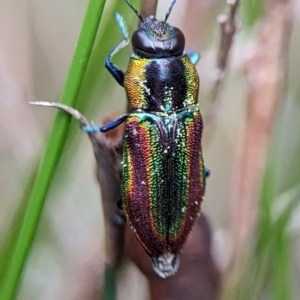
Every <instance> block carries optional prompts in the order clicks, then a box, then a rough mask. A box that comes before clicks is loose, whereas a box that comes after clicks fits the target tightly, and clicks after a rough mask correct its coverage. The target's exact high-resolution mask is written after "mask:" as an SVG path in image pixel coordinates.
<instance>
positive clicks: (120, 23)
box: [105, 13, 129, 87]
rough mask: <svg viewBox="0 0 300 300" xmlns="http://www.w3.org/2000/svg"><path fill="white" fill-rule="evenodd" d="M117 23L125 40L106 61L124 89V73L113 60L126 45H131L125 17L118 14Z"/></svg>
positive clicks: (112, 51)
mask: <svg viewBox="0 0 300 300" xmlns="http://www.w3.org/2000/svg"><path fill="white" fill-rule="evenodd" d="M115 17H116V21H117V23H118V26H119V27H120V29H121V32H122V35H123V40H122V41H121V42H120V43H119V44H118V45H117V46H116V47H114V48H113V49H112V50H111V51H110V52H109V54H108V56H107V58H106V61H105V67H106V69H107V70H108V71H109V73H110V74H111V75H112V76H113V77H114V79H115V80H116V81H117V82H118V83H119V84H120V85H121V86H123V87H124V72H123V71H122V70H121V69H119V68H118V67H117V66H116V65H115V64H114V63H113V62H112V61H111V58H112V57H113V56H114V55H115V54H116V53H117V52H119V51H120V50H121V49H122V48H124V47H125V46H126V45H128V43H129V38H128V32H127V28H126V24H125V22H124V19H123V17H122V16H121V15H120V14H118V13H116V15H115Z"/></svg>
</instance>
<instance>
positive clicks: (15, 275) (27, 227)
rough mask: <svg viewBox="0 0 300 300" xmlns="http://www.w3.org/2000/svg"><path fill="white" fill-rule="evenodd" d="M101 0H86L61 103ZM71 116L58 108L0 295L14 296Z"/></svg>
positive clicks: (77, 72) (68, 97) (70, 96)
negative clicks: (87, 2) (87, 1)
mask: <svg viewBox="0 0 300 300" xmlns="http://www.w3.org/2000/svg"><path fill="white" fill-rule="evenodd" d="M104 4H105V0H90V1H89V5H88V9H87V12H86V15H85V19H84V22H83V26H82V29H81V33H80V36H79V40H78V43H77V47H76V50H75V54H74V56H73V60H72V63H71V67H70V70H69V73H68V77H67V81H66V84H65V87H64V90H63V93H62V97H61V103H64V104H66V105H69V106H75V103H76V99H77V97H78V94H79V90H80V87H81V83H82V81H83V78H84V75H85V72H86V69H87V65H88V61H89V58H90V55H91V52H92V48H93V45H94V41H95V39H96V35H97V30H98V27H99V23H100V20H101V16H102V13H103V9H104ZM70 121H71V117H70V116H69V115H68V114H65V113H63V112H58V113H57V116H56V119H55V122H54V125H53V128H52V131H51V134H50V137H49V139H48V143H47V145H46V149H45V153H44V156H43V158H42V161H41V163H40V166H39V170H38V173H37V176H36V178H35V181H34V185H33V188H32V190H31V194H30V196H29V201H28V205H27V208H26V211H25V215H24V219H23V222H22V226H21V229H20V232H19V234H18V237H17V240H16V243H15V245H14V248H13V251H12V254H11V256H10V261H9V263H8V267H7V271H6V274H5V278H4V280H3V285H2V290H1V292H0V298H1V299H2V300H12V299H14V298H15V296H16V293H17V289H18V284H19V281H20V277H21V275H22V271H23V268H24V265H25V262H26V259H27V257H28V254H29V251H30V248H31V245H32V243H33V240H34V237H35V234H36V231H37V227H38V224H39V220H40V217H41V213H42V209H43V206H44V202H45V199H46V196H47V194H48V190H49V187H50V183H51V179H52V177H53V176H54V173H55V171H56V168H57V165H58V162H59V160H60V158H61V154H62V150H63V148H64V144H65V141H66V136H67V133H68V129H69V125H70Z"/></svg>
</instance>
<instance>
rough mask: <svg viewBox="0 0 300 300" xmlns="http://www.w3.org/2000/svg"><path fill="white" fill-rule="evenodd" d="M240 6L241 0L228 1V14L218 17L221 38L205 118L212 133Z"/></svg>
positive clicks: (236, 28)
mask: <svg viewBox="0 0 300 300" xmlns="http://www.w3.org/2000/svg"><path fill="white" fill-rule="evenodd" d="M239 5H240V0H227V7H226V12H225V13H224V14H222V15H220V16H219V17H218V22H219V24H220V30H221V36H220V42H219V47H218V53H217V64H216V70H215V78H214V83H213V88H212V92H211V98H210V106H209V108H208V112H207V115H206V116H205V124H206V125H208V126H207V127H208V128H209V129H210V131H211V130H212V128H213V127H214V125H215V122H216V119H217V116H218V109H219V107H220V101H221V99H222V98H221V92H222V90H223V85H224V80H225V77H226V76H225V75H226V69H227V65H228V60H229V54H230V50H231V48H232V45H233V40H234V36H235V33H236V31H237V30H238V27H239V25H238V22H237V20H236V15H237V13H238V8H239ZM208 136H211V134H209V133H207V134H206V137H208Z"/></svg>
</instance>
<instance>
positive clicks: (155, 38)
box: [124, 0, 185, 58]
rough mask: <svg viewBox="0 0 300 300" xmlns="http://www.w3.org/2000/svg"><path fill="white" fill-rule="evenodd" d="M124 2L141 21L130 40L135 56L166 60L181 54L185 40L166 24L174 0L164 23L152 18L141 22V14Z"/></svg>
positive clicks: (177, 31)
mask: <svg viewBox="0 0 300 300" xmlns="http://www.w3.org/2000/svg"><path fill="white" fill-rule="evenodd" d="M124 1H125V2H126V3H127V4H128V5H129V6H130V8H131V9H132V10H133V11H134V12H135V14H136V15H137V16H138V18H139V19H140V21H141V24H140V27H139V29H138V30H136V31H135V32H134V34H133V36H132V40H131V42H132V47H133V51H134V53H135V54H136V55H138V56H139V57H142V58H162V57H164V58H166V57H173V56H180V55H182V54H183V51H184V46H185V38H184V35H183V33H182V31H181V30H180V29H178V28H176V27H173V26H171V25H169V24H167V23H166V22H167V20H168V17H169V16H170V14H171V11H172V8H173V6H174V4H175V3H176V0H173V2H172V4H171V6H170V8H169V10H168V12H167V14H166V17H165V20H164V21H159V20H157V19H156V18H155V17H154V16H150V17H147V18H146V19H145V20H143V17H142V16H141V14H140V13H139V12H138V11H137V10H136V9H135V8H134V7H133V6H132V5H131V4H130V3H129V2H128V1H127V0H124Z"/></svg>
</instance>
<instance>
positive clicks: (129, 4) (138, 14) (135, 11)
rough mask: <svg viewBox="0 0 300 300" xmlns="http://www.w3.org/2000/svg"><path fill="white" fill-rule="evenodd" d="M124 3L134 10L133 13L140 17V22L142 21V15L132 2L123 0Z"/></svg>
mask: <svg viewBox="0 0 300 300" xmlns="http://www.w3.org/2000/svg"><path fill="white" fill-rule="evenodd" d="M124 1H125V2H126V4H127V5H128V6H129V7H130V8H131V9H132V10H133V11H134V13H135V14H136V15H137V17H138V18H139V19H140V21H141V22H142V23H144V20H143V17H142V15H141V14H140V13H139V12H138V11H137V10H136V9H135V8H134V7H133V6H132V4H131V3H130V2H129V1H128V0H124Z"/></svg>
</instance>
